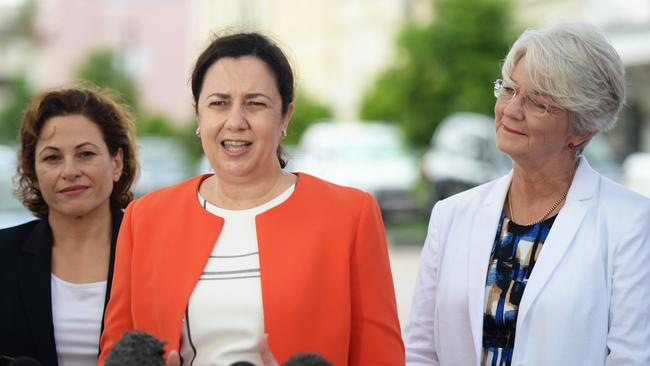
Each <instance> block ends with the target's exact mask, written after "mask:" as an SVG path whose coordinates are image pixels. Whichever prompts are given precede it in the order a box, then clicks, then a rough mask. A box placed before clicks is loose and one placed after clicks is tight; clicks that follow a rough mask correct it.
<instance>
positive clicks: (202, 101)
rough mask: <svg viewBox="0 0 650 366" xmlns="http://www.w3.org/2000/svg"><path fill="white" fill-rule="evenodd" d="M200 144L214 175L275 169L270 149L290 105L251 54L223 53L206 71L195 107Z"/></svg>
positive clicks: (253, 174)
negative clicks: (283, 106) (234, 54)
mask: <svg viewBox="0 0 650 366" xmlns="http://www.w3.org/2000/svg"><path fill="white" fill-rule="evenodd" d="M196 111H197V119H198V123H199V127H200V129H201V144H202V145H203V151H204V152H205V154H206V156H207V158H208V160H209V161H210V164H211V165H212V167H213V168H214V171H215V173H216V174H217V176H220V177H223V178H229V179H237V180H241V179H264V178H267V177H268V176H269V175H272V174H276V173H281V168H280V163H279V162H278V159H277V156H276V149H277V147H278V145H279V143H280V139H281V138H282V130H283V129H286V128H287V125H288V123H289V119H290V118H291V113H292V112H293V106H292V105H290V106H289V110H288V111H287V113H286V114H284V115H283V114H282V100H281V97H280V92H279V91H278V87H277V83H276V81H275V77H274V75H273V73H272V72H271V71H270V69H269V67H268V66H267V65H266V64H265V63H264V61H262V60H260V59H259V58H257V57H253V56H243V57H238V58H233V57H224V58H221V59H219V60H218V61H217V62H216V63H214V64H213V65H212V66H210V68H209V69H208V71H207V72H206V75H205V79H204V82H203V87H202V89H201V93H200V94H199V100H198V106H197V108H196Z"/></svg>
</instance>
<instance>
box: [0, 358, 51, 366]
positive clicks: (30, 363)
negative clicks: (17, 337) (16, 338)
mask: <svg viewBox="0 0 650 366" xmlns="http://www.w3.org/2000/svg"><path fill="white" fill-rule="evenodd" d="M7 366H43V364H42V363H40V362H38V360H36V359H34V358H31V357H25V356H21V357H16V359H15V360H13V361H11V362H9V363H8V364H7Z"/></svg>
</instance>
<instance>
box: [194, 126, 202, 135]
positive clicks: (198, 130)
mask: <svg viewBox="0 0 650 366" xmlns="http://www.w3.org/2000/svg"><path fill="white" fill-rule="evenodd" d="M194 133H195V134H196V136H197V137H201V127H197V128H196V132H194Z"/></svg>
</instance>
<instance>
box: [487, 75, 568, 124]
mask: <svg viewBox="0 0 650 366" xmlns="http://www.w3.org/2000/svg"><path fill="white" fill-rule="evenodd" d="M509 90H512V92H509ZM509 94H512V95H509ZM518 94H519V90H518V89H517V88H515V87H514V86H509V84H508V83H507V82H506V81H504V80H503V79H496V80H495V81H494V96H495V97H496V98H497V100H501V101H503V102H504V103H506V104H509V103H510V102H511V101H512V100H513V99H515V98H516V97H517V95H518ZM523 98H524V101H523V109H524V110H525V111H526V112H527V113H530V114H536V115H539V116H545V115H547V114H549V113H554V112H556V111H558V110H560V109H561V108H559V107H556V106H553V105H551V103H549V102H540V101H538V100H536V99H535V98H533V97H532V96H530V95H525V96H524V97H523Z"/></svg>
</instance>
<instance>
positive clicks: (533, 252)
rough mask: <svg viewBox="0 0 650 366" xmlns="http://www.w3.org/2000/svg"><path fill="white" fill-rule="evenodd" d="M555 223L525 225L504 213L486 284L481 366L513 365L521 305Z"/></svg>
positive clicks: (493, 248) (548, 221)
mask: <svg viewBox="0 0 650 366" xmlns="http://www.w3.org/2000/svg"><path fill="white" fill-rule="evenodd" d="M554 221H555V216H553V217H550V218H548V219H546V220H544V221H542V222H540V223H538V224H535V225H529V226H522V225H518V224H516V223H514V222H512V221H510V218H508V217H507V216H506V214H505V212H504V213H503V214H501V219H500V220H499V227H498V229H497V235H496V238H495V239H494V245H493V247H492V254H491V255H490V263H489V267H488V273H487V280H486V281H485V314H484V316H483V355H482V359H481V365H486V366H509V365H510V363H511V360H512V350H513V348H514V345H515V330H516V329H515V328H516V325H517V311H518V309H519V302H520V301H521V297H522V295H523V293H524V289H525V288H526V283H527V282H528V278H529V277H530V273H531V272H532V271H533V267H534V266H535V262H536V261H537V258H538V257H539V253H540V252H541V250H542V247H543V246H544V241H545V240H546V236H547V235H548V232H549V231H550V230H551V226H552V225H553V222H554Z"/></svg>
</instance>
